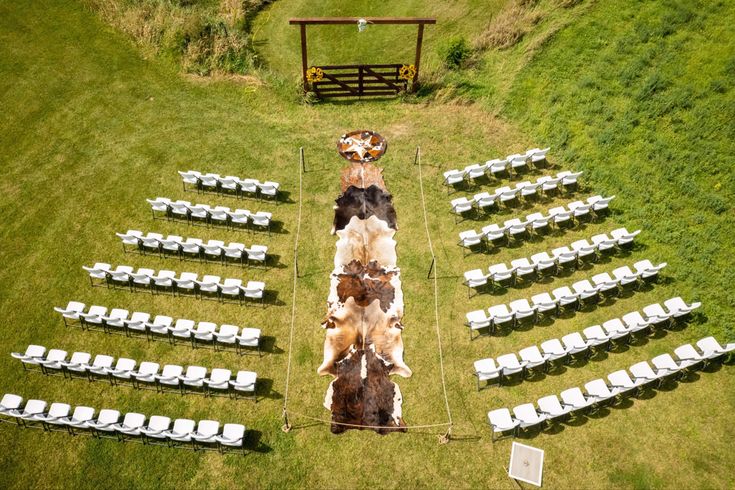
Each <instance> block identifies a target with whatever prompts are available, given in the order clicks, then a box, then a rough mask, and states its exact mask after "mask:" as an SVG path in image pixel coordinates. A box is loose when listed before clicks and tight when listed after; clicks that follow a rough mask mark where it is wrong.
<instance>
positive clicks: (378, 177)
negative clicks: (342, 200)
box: [340, 163, 388, 193]
mask: <svg viewBox="0 0 735 490" xmlns="http://www.w3.org/2000/svg"><path fill="white" fill-rule="evenodd" d="M340 181H341V184H342V192H343V193H344V192H346V191H347V188H348V187H350V186H355V187H359V188H361V189H367V188H368V187H370V186H371V185H374V186H377V187H378V188H380V189H383V190H384V191H386V192H388V189H386V188H385V182H384V181H383V169H382V168H380V167H376V166H375V165H373V164H372V163H364V164H360V163H352V164H350V166H349V167H345V168H343V169H342V177H341V179H340Z"/></svg>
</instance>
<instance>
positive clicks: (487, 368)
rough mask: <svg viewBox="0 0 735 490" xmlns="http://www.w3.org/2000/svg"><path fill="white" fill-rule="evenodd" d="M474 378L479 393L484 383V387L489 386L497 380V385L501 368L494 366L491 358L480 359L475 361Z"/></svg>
mask: <svg viewBox="0 0 735 490" xmlns="http://www.w3.org/2000/svg"><path fill="white" fill-rule="evenodd" d="M474 366H475V376H476V377H477V391H480V390H481V389H482V388H481V383H482V382H485V386H486V387H487V386H489V385H490V382H491V381H493V380H497V382H498V383H500V382H501V380H502V375H503V368H502V367H501V366H496V365H495V360H494V359H492V358H488V359H480V360H479V361H475V363H474Z"/></svg>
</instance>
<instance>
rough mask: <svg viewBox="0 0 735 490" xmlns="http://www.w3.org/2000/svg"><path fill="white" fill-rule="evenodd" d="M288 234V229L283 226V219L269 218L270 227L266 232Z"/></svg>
mask: <svg viewBox="0 0 735 490" xmlns="http://www.w3.org/2000/svg"><path fill="white" fill-rule="evenodd" d="M268 233H270V234H275V235H288V234H289V231H288V230H287V229H286V228H285V227H284V224H283V221H277V220H271V227H270V230H269V231H268V232H266V234H268Z"/></svg>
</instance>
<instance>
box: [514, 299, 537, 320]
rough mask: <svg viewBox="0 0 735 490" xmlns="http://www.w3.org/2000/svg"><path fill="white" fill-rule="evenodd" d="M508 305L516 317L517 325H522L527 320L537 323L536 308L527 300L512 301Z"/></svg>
mask: <svg viewBox="0 0 735 490" xmlns="http://www.w3.org/2000/svg"><path fill="white" fill-rule="evenodd" d="M508 305H509V306H510V311H511V312H512V313H513V316H514V317H515V321H516V324H518V323H522V322H524V321H526V320H527V319H528V320H530V321H531V322H535V321H536V308H534V307H533V306H531V305H530V304H529V303H528V300H527V299H526V298H521V299H517V300H515V301H511V302H510V303H509V304H508Z"/></svg>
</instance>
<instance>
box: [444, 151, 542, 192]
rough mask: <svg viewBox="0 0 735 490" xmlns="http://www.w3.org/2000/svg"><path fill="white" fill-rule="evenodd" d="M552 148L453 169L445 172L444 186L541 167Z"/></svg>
mask: <svg viewBox="0 0 735 490" xmlns="http://www.w3.org/2000/svg"><path fill="white" fill-rule="evenodd" d="M550 149H551V148H544V149H541V148H532V149H530V150H527V151H526V152H525V153H523V154H513V155H508V156H507V157H505V158H494V159H492V160H488V161H486V162H485V163H474V164H472V165H467V166H466V167H465V168H463V169H462V170H458V169H453V170H448V171H446V172H444V185H449V186H454V185H457V184H460V183H462V182H464V181H465V180H467V181H474V180H475V179H478V178H480V177H484V176H485V175H488V174H490V175H493V176H494V175H497V174H501V173H509V174H512V173H513V172H517V171H520V170H522V169H525V168H528V167H529V165H531V164H533V165H540V164H543V163H544V162H546V153H548V151H549V150H550Z"/></svg>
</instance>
